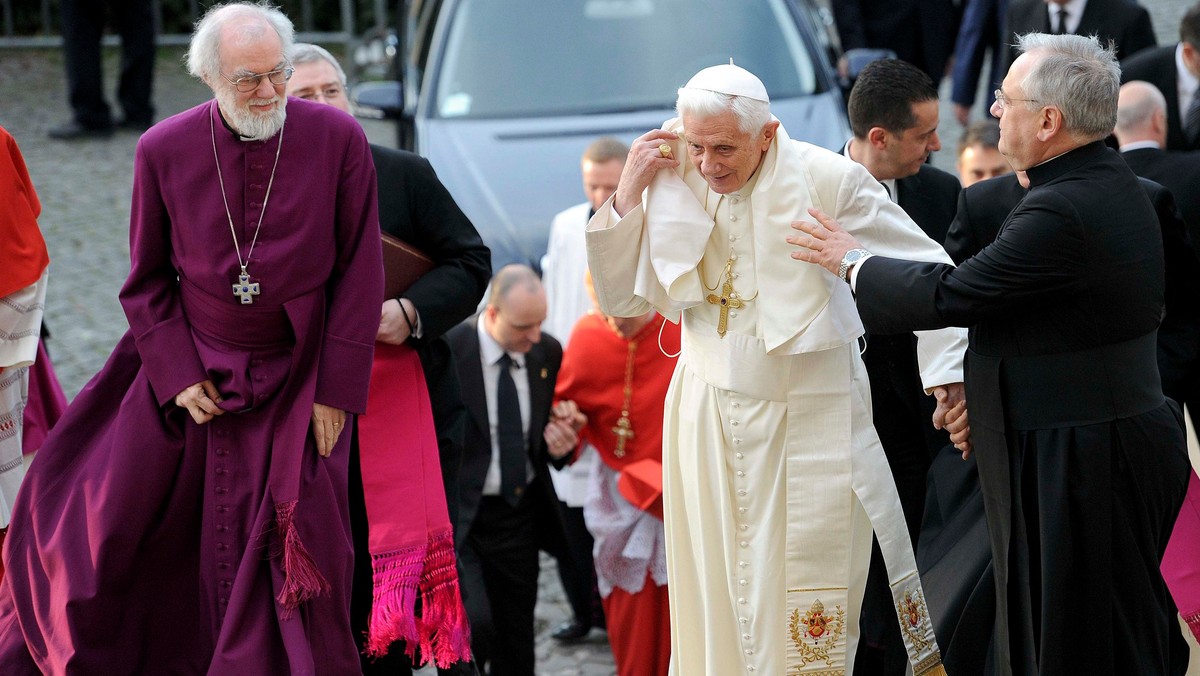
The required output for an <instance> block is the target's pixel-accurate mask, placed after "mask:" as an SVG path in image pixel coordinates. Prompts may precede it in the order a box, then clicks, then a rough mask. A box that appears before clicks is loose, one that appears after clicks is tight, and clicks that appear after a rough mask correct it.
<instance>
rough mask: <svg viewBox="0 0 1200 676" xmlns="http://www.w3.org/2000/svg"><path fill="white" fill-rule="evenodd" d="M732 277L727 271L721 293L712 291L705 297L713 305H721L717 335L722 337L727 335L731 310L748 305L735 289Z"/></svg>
mask: <svg viewBox="0 0 1200 676" xmlns="http://www.w3.org/2000/svg"><path fill="white" fill-rule="evenodd" d="M730 277H731V275H729V274H728V273H726V275H725V283H724V284H722V285H721V295H719V296H718V295H717V294H715V293H710V294H708V296H706V297H705V298H704V300H706V301H708V302H709V303H712V304H713V305H720V306H721V316H720V318H718V319H717V335H718V336H720V337H722V338H724V337H725V330H726V329H727V328H729V311H730V310H737V309H740V308H744V307H746V303H745V302H744V301H742V298H741V296H739V295H738V292H737V291H734V290H733V280H732V279H730Z"/></svg>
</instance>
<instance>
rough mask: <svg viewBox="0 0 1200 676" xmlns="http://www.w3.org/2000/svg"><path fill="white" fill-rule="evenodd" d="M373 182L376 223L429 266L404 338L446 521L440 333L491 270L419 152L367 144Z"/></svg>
mask: <svg viewBox="0 0 1200 676" xmlns="http://www.w3.org/2000/svg"><path fill="white" fill-rule="evenodd" d="M371 156H372V157H373V158H374V160H375V172H376V175H377V176H378V182H379V227H380V229H381V230H383V231H384V232H386V233H388V234H390V235H394V236H396V237H398V238H400V239H402V240H404V241H405V242H408V243H410V244H412V245H413V246H416V247H417V248H419V249H421V250H422V251H424V252H425V253H426V254H428V255H429V257H430V258H432V259H433V260H434V261H435V262H436V264H437V265H436V267H434V268H433V269H432V270H430V271H429V272H428V273H426V274H425V275H424V276H422V277H421V278H420V279H418V280H417V281H416V283H414V284H413V285H412V287H411V288H410V289H409V290H408V291H407V292H406V293H405V294H404V295H405V297H407V298H408V299H409V300H411V301H412V303H413V305H414V306H416V308H417V312H418V313H419V314H420V317H421V338H410V339H409V344H411V345H412V346H413V347H415V348H416V350H417V354H418V355H420V357H421V366H422V367H423V369H424V371H425V381H426V383H427V384H428V385H429V398H430V404H431V405H432V407H433V419H434V424H435V426H436V427H437V435H438V452H439V455H440V456H441V457H440V461H441V462H440V464H441V468H442V480H443V481H444V482H445V489H446V501H447V505H448V507H449V509H450V516H451V520H452V522H453V519H454V511H455V506H456V500H455V498H454V495H455V492H456V491H457V487H458V481H457V478H458V468H459V465H460V464H461V462H462V444H463V440H462V435H463V428H464V425H465V416H466V409H465V408H463V404H462V394H461V392H460V390H459V383H458V374H457V373H456V372H455V369H454V357H453V355H452V354H451V353H450V346H449V345H447V344H446V341H445V339H444V338H443V334H445V333H446V331H447V330H449V329H450V328H451V327H453V326H454V325H456V324H458V323H460V322H462V321H463V320H464V319H466V318H467V317H470V316H471V313H473V312H474V311H475V308H476V306H477V305H478V303H479V299H480V298H482V297H483V292H484V289H486V288H487V284H488V279H489V278H490V277H491V270H492V261H491V252H489V251H488V248H487V246H486V245H484V243H483V240H482V239H481V238H480V237H479V233H478V232H477V231H476V230H475V226H474V225H472V224H471V221H470V220H469V219H468V218H467V217H466V215H464V214H463V212H462V210H461V209H459V208H458V205H457V204H456V203H455V202H454V198H452V197H451V196H450V193H449V191H447V190H446V188H445V186H443V185H442V182H441V181H439V180H438V177H437V174H435V173H434V171H433V167H432V166H430V164H429V161H428V160H426V159H425V158H423V157H421V156H419V155H416V154H414V153H410V152H407V151H403V150H395V149H392V148H384V147H383V146H377V145H372V146H371Z"/></svg>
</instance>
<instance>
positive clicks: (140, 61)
mask: <svg viewBox="0 0 1200 676" xmlns="http://www.w3.org/2000/svg"><path fill="white" fill-rule="evenodd" d="M106 7H107V8H108V9H109V10H111V17H112V22H113V27H114V29H115V30H116V32H117V34H118V35H120V36H121V74H120V82H119V83H118V85H117V101H118V102H119V103H120V104H121V110H122V112H124V114H125V119H127V120H130V121H132V122H145V123H149V122H151V121H153V118H154V108H153V106H152V105H151V103H150V88H151V84H152V82H153V80H154V56H155V54H154V15H153V12H152V9H151V8H152V4H151V2H150V0H112V1H110V2H101V1H100V0H62V34H63V44H64V51H65V56H66V67H67V100H68V102H69V103H70V104H71V110H72V111H73V113H74V116H75V121H76V122H78V123H79V124H80V125H82V126H84V127H88V128H92V129H98V128H106V127H111V126H112V115H111V113H110V112H109V107H108V102H107V101H105V99H104V83H103V77H102V74H101V67H100V38H101V36H102V35H103V34H104V25H105V14H106V12H105V8H106Z"/></svg>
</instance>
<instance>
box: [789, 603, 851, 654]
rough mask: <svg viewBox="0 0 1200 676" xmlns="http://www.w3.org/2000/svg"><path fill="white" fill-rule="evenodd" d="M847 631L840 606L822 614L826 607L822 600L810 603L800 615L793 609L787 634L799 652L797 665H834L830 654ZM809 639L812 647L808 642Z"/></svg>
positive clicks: (797, 609)
mask: <svg viewBox="0 0 1200 676" xmlns="http://www.w3.org/2000/svg"><path fill="white" fill-rule="evenodd" d="M845 629H846V611H845V610H843V609H842V607H841V606H834V612H833V613H828V614H827V613H826V612H825V604H823V603H821V599H817V600H815V601H813V604H812V606H811V607H810V608H809V609H808V612H807V613H805V614H804V615H803V616H801V615H800V609H799V608H796V609H794V610H792V615H791V619H790V620H789V621H788V632H789V633H790V634H791V638H792V643H793V644H795V646H796V649H797V650H799V651H800V660H801V663H800V666H801V667H803V666H805V665H806V664H809V663H811V662H817V661H824V662H825V664H827V665H828V666H831V667H832V666H833V657H832V656H831V655H830V652H831V651H832V650H833V648H834V647H835V646H836V645H837V643H838V641H839V640H840V639H841V637H842V632H844V631H845ZM810 639H811V640H812V645H809V644H808V640H810Z"/></svg>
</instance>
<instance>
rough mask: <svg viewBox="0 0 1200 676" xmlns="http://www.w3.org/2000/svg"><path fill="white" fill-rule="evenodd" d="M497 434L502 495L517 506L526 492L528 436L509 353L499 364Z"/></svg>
mask: <svg viewBox="0 0 1200 676" xmlns="http://www.w3.org/2000/svg"><path fill="white" fill-rule="evenodd" d="M496 363H497V365H498V366H499V367H500V374H499V375H497V376H496V415H497V417H498V420H496V431H497V435H498V436H499V439H498V441H499V445H500V496H501V497H503V498H504V499H505V500H507V501H508V504H510V505H512V506H514V507H515V506H516V505H517V503H518V502H520V501H521V494H522V493H524V492H525V433H524V432H522V431H521V403H520V400H518V399H517V384H516V383H515V382H513V377H512V366H513V361H512V358H511V357H509V356H508V354H507V353H505V354H504V355H503V356H501V357H500V360H499V361H497V362H496Z"/></svg>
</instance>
